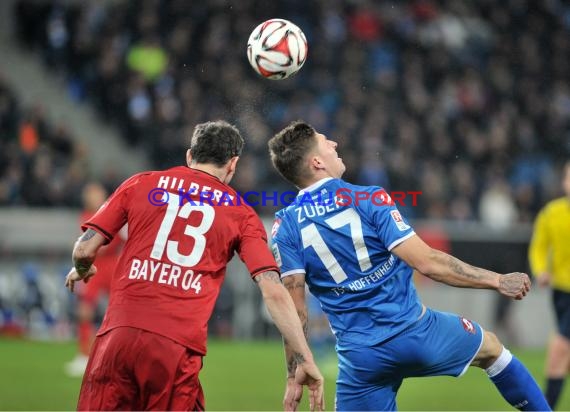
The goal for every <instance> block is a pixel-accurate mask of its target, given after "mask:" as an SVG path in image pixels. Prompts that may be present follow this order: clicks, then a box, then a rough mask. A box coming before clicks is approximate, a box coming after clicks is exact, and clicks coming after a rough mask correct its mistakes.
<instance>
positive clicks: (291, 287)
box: [283, 275, 309, 378]
mask: <svg viewBox="0 0 570 412" xmlns="http://www.w3.org/2000/svg"><path fill="white" fill-rule="evenodd" d="M283 285H284V286H285V289H287V291H288V292H289V295H291V298H292V299H293V303H294V305H295V308H296V309H297V315H298V316H299V319H300V320H301V326H302V327H303V334H304V335H305V339H307V340H308V332H309V323H308V320H309V316H308V312H307V303H306V301H305V275H291V276H286V277H285V278H284V279H283ZM283 345H284V348H285V359H286V362H287V378H294V377H295V368H296V367H297V362H296V360H295V354H294V351H293V350H292V348H291V345H290V344H289V342H287V340H286V339H284V340H283Z"/></svg>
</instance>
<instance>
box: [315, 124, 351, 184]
mask: <svg viewBox="0 0 570 412" xmlns="http://www.w3.org/2000/svg"><path fill="white" fill-rule="evenodd" d="M316 137H317V153H318V157H319V159H320V161H321V164H322V167H323V169H325V170H326V171H327V172H328V174H329V175H330V176H331V177H335V178H340V177H341V176H342V174H343V173H344V171H345V170H346V166H345V165H344V163H343V162H342V159H341V158H340V157H338V153H337V152H336V147H337V143H336V142H334V141H332V140H329V139H327V138H326V136H325V135H323V134H321V133H317V134H316Z"/></svg>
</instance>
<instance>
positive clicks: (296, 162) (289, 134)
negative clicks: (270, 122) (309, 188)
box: [268, 121, 317, 187]
mask: <svg viewBox="0 0 570 412" xmlns="http://www.w3.org/2000/svg"><path fill="white" fill-rule="evenodd" d="M315 136H316V131H315V129H313V127H312V126H310V125H309V124H307V123H305V122H302V121H295V122H293V123H291V124H289V125H288V126H287V127H286V128H285V129H283V130H281V131H280V132H279V133H277V134H276V135H275V136H273V137H272V138H271V140H269V143H268V146H269V155H270V156H271V162H272V163H273V166H274V167H275V169H277V171H278V172H279V173H280V174H281V176H283V177H284V178H285V179H287V180H288V181H289V182H291V183H293V184H294V185H295V186H299V187H300V186H302V185H303V183H304V182H306V181H308V180H309V179H310V177H311V175H310V174H311V171H310V169H309V168H308V167H304V165H303V163H304V162H305V159H306V156H307V154H309V153H310V152H311V151H312V150H313V148H314V147H315V145H316V144H317V139H316V138H315Z"/></svg>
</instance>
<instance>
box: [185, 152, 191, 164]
mask: <svg viewBox="0 0 570 412" xmlns="http://www.w3.org/2000/svg"><path fill="white" fill-rule="evenodd" d="M186 164H187V165H188V167H190V165H191V164H192V152H191V151H190V149H188V150H186Z"/></svg>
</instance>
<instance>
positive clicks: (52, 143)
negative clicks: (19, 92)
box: [0, 77, 88, 207]
mask: <svg viewBox="0 0 570 412" xmlns="http://www.w3.org/2000/svg"><path fill="white" fill-rule="evenodd" d="M87 174H88V161H87V153H86V151H85V150H84V148H83V147H82V146H81V145H80V144H78V143H77V142H76V141H75V140H74V139H73V138H72V136H70V134H69V131H68V130H67V129H66V127H65V124H64V123H58V124H51V123H49V122H48V121H47V119H46V116H45V112H44V109H43V106H41V105H40V104H37V105H34V106H32V107H24V106H22V105H21V104H20V103H19V102H18V99H17V98H16V96H15V94H14V93H13V91H12V90H11V89H10V86H9V84H8V83H7V81H6V80H4V79H3V78H1V77H0V205H2V206H6V205H10V206H60V207H78V206H79V205H80V203H81V198H80V192H81V190H80V189H81V187H82V186H83V185H84V184H85V182H86V179H87V177H88V175H87Z"/></svg>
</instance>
